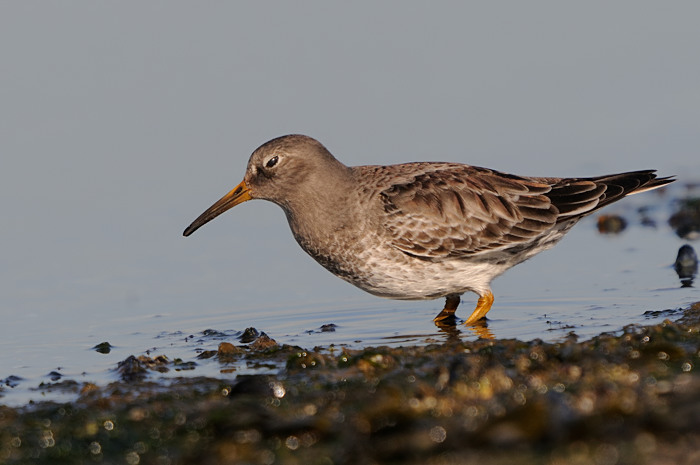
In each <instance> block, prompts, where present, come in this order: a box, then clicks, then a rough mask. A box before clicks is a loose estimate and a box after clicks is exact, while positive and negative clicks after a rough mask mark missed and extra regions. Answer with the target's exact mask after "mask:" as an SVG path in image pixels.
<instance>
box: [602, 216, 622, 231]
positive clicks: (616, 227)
mask: <svg viewBox="0 0 700 465" xmlns="http://www.w3.org/2000/svg"><path fill="white" fill-rule="evenodd" d="M597 224H598V232H599V233H601V234H620V233H621V232H622V231H624V230H625V228H627V220H625V219H624V218H623V217H621V216H619V215H600V216H599V217H598V223H597Z"/></svg>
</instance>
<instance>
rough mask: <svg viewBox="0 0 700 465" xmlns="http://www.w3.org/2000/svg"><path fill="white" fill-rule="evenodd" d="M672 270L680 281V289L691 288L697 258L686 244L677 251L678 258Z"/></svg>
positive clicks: (696, 268) (695, 272) (696, 266)
mask: <svg viewBox="0 0 700 465" xmlns="http://www.w3.org/2000/svg"><path fill="white" fill-rule="evenodd" d="M673 268H674V269H675V270H676V273H678V278H680V280H681V287H692V286H693V280H694V279H695V276H696V275H697V273H698V256H697V254H696V253H695V250H693V248H692V247H691V246H690V245H688V244H686V245H684V246H682V247H681V248H680V249H678V256H677V257H676V263H674V265H673Z"/></svg>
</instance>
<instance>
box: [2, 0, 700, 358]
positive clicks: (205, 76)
mask: <svg viewBox="0 0 700 465" xmlns="http://www.w3.org/2000/svg"><path fill="white" fill-rule="evenodd" d="M698 18H700V4H699V3H697V2H692V1H688V2H656V1H627V2H579V3H575V4H574V3H572V2H556V1H552V2H478V3H477V2H415V1H401V2H349V3H348V2H325V1H324V2H320V1H319V2H245V3H244V2H180V1H159V2H142V1H138V2H36V1H15V2H10V1H2V2H0V153H1V154H2V168H1V169H0V190H1V191H0V208H1V210H0V211H1V212H2V223H1V224H2V238H1V239H2V240H1V241H0V254H1V257H0V260H1V262H2V266H1V267H0V296H1V297H0V316H2V318H3V325H2V329H1V330H0V331H2V333H3V334H2V337H1V338H0V344H3V345H4V349H3V351H5V349H10V350H9V352H11V351H12V350H17V348H18V347H23V346H22V342H21V341H26V340H34V341H37V340H43V341H47V343H50V344H52V345H60V342H55V343H54V342H53V341H54V340H53V339H52V338H57V339H56V340H57V341H64V340H65V341H66V342H65V344H70V342H69V341H70V340H71V338H74V337H76V336H75V335H76V334H78V333H80V334H82V333H89V332H91V331H92V332H95V331H97V329H96V328H98V329H99V328H101V330H104V328H106V327H109V326H110V325H117V326H118V323H119V322H124V321H126V322H127V323H128V321H136V322H141V323H139V324H143V326H147V325H148V324H149V323H143V321H142V320H139V318H141V317H143V316H144V315H166V316H167V315H171V316H172V315H194V316H195V317H196V315H197V314H202V315H205V314H207V313H212V312H213V313H216V312H230V313H231V314H232V315H235V314H238V317H239V318H240V317H241V314H243V315H244V316H245V315H249V316H250V315H254V314H255V313H254V312H255V311H256V309H260V308H268V307H275V306H282V305H284V303H285V302H290V301H292V302H305V301H313V300H314V299H316V300H323V299H328V300H335V301H337V302H344V301H352V300H353V299H360V301H361V302H374V300H373V299H374V298H373V297H370V296H365V295H364V294H362V293H361V291H359V290H356V289H354V288H352V287H351V286H349V285H347V284H345V283H343V282H341V281H340V280H337V279H336V278H334V277H332V276H331V275H330V274H328V273H327V272H325V271H324V270H322V269H321V268H320V267H318V266H317V265H316V264H315V263H313V262H312V261H311V260H310V259H308V257H306V256H304V254H303V252H302V251H301V250H299V248H298V247H297V246H296V244H294V242H293V239H292V237H291V234H290V233H289V231H288V228H287V225H286V222H285V221H284V217H283V214H282V213H281V211H279V209H278V208H277V207H275V206H274V205H271V204H267V203H265V202H249V203H247V204H244V205H242V206H240V207H237V208H236V209H235V210H234V211H233V212H230V213H228V214H227V215H225V216H224V217H221V218H219V219H217V220H216V222H215V223H212V224H210V225H207V226H206V227H205V228H203V229H202V230H200V231H198V232H197V233H196V234H195V235H194V236H193V237H191V238H187V239H185V238H183V237H181V233H182V230H183V229H184V227H185V226H187V225H188V224H189V223H190V222H191V221H192V220H193V219H194V218H195V217H196V216H197V215H199V213H201V212H202V211H203V210H204V209H205V208H207V207H208V206H209V205H210V204H211V203H212V202H213V201H215V200H216V199H218V198H219V197H220V196H221V195H223V194H224V193H225V192H227V191H228V190H229V189H230V188H232V187H233V186H234V185H235V184H237V183H238V182H239V181H240V179H241V177H242V175H243V172H244V169H245V165H246V162H247V158H248V156H249V154H250V152H251V151H252V150H253V149H255V148H256V147H257V146H258V145H260V144H261V143H263V142H265V141H266V140H268V139H270V138H272V137H275V136H278V135H282V134H285V133H291V132H300V133H306V134H308V135H312V136H314V137H316V138H318V139H319V140H321V141H322V142H323V143H324V144H325V145H326V146H327V147H328V148H329V149H330V150H331V151H332V152H334V153H335V154H336V156H337V157H338V158H339V159H341V160H342V161H344V162H345V163H347V164H375V163H377V164H388V163H397V162H401V161H412V160H445V161H458V162H465V163H470V164H474V165H481V166H488V167H492V168H496V169H500V170H503V171H509V172H514V173H517V174H523V175H540V176H544V175H552V176H557V175H562V176H583V175H596V174H604V173H610V172H615V171H625V170H632V169H642V168H656V169H659V170H660V171H661V172H662V173H663V174H664V175H667V174H678V175H679V178H680V179H681V180H696V179H697V177H698V174H699V173H700V170H699V169H698V162H697V159H698V154H697V151H698V147H699V146H700V59H699V58H698V57H699V56H700V55H699V50H700V47H699V46H700V27H698ZM364 299H366V300H364ZM397 305H398V304H397ZM435 305H436V306H438V305H439V304H438V303H436V304H435ZM237 312H238V313H237ZM129 319H132V320H129ZM428 323H429V321H428ZM127 326H128V325H127ZM135 326H138V324H135ZM97 332H98V333H99V331H97ZM98 337H99V336H98ZM41 338H43V339H41Z"/></svg>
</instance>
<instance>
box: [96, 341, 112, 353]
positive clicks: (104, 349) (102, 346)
mask: <svg viewBox="0 0 700 465" xmlns="http://www.w3.org/2000/svg"><path fill="white" fill-rule="evenodd" d="M112 347H113V346H112V344H110V343H109V342H100V343H99V344H97V345H96V346H95V347H93V348H92V350H94V351H95V352H99V353H101V354H108V353H110V352H111V351H112Z"/></svg>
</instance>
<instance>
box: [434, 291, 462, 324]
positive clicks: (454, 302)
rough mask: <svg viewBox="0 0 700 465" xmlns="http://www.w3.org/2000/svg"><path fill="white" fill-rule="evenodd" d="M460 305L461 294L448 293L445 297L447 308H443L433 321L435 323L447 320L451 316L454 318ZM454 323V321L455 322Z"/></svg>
mask: <svg viewBox="0 0 700 465" xmlns="http://www.w3.org/2000/svg"><path fill="white" fill-rule="evenodd" d="M457 306H459V296H458V295H448V296H447V297H446V298H445V308H443V309H442V311H441V312H440V313H438V314H437V316H436V317H435V318H433V321H434V322H435V323H438V322H441V321H444V320H447V319H449V318H454V316H455V311H456V310H457ZM453 324H454V323H453Z"/></svg>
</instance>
